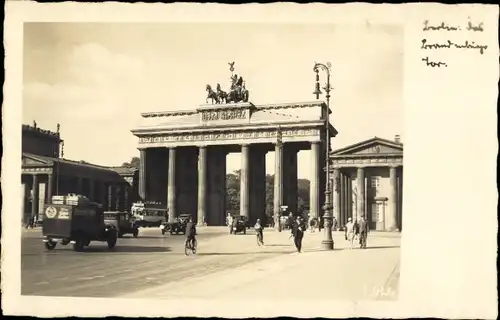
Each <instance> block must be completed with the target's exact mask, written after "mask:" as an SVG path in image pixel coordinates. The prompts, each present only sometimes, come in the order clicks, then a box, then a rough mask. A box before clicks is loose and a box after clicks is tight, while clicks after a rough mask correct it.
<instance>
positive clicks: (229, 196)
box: [226, 170, 310, 217]
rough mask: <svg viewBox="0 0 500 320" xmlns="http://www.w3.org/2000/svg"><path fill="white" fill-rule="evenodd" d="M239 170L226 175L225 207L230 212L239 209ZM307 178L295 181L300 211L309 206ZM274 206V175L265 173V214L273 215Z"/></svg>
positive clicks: (236, 211) (235, 211)
mask: <svg viewBox="0 0 500 320" xmlns="http://www.w3.org/2000/svg"><path fill="white" fill-rule="evenodd" d="M240 174H241V171H240V170H236V171H234V172H232V173H229V174H227V175H226V209H227V211H228V212H231V213H239V211H240ZM309 185H310V183H309V180H307V179H298V181H297V198H298V199H297V207H298V211H299V212H301V211H302V210H303V209H304V208H306V207H308V206H309ZM273 208H274V175H270V174H267V175H266V216H268V217H272V216H273Z"/></svg>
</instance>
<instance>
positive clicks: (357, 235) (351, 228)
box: [345, 216, 369, 249]
mask: <svg viewBox="0 0 500 320" xmlns="http://www.w3.org/2000/svg"><path fill="white" fill-rule="evenodd" d="M368 232H369V227H368V222H367V221H366V220H365V217H364V216H361V217H360V218H359V220H358V221H354V222H353V221H352V218H351V217H349V219H347V224H346V225H345V239H346V240H347V241H349V247H350V248H351V249H352V248H354V241H355V240H356V239H359V246H360V248H361V249H366V240H367V238H368Z"/></svg>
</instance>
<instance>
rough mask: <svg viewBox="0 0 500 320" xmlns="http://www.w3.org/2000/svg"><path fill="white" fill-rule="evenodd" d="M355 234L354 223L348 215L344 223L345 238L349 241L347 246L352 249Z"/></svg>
mask: <svg viewBox="0 0 500 320" xmlns="http://www.w3.org/2000/svg"><path fill="white" fill-rule="evenodd" d="M355 236H356V234H355V225H354V223H353V222H352V218H351V217H349V219H347V223H346V225H345V239H346V240H347V241H349V247H350V248H351V249H352V248H353V246H354V237H355Z"/></svg>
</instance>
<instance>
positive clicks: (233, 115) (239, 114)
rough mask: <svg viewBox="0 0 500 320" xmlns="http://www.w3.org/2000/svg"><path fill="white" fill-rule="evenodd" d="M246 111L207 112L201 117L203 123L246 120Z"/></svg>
mask: <svg viewBox="0 0 500 320" xmlns="http://www.w3.org/2000/svg"><path fill="white" fill-rule="evenodd" d="M245 117H246V110H218V111H206V112H203V114H202V115H201V119H202V120H203V121H214V120H233V119H245Z"/></svg>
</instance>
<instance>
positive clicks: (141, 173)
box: [139, 149, 146, 201]
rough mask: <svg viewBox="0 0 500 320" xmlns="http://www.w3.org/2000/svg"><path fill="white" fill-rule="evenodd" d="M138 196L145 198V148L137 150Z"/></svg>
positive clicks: (143, 199)
mask: <svg viewBox="0 0 500 320" xmlns="http://www.w3.org/2000/svg"><path fill="white" fill-rule="evenodd" d="M139 157H140V163H139V198H140V200H142V201H145V200H146V149H141V150H140V151H139Z"/></svg>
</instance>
